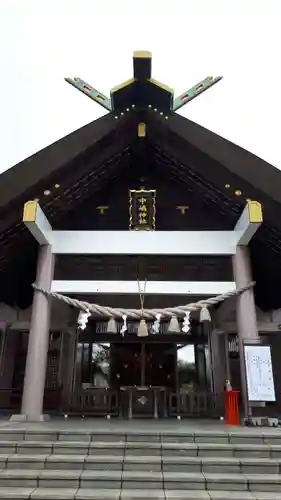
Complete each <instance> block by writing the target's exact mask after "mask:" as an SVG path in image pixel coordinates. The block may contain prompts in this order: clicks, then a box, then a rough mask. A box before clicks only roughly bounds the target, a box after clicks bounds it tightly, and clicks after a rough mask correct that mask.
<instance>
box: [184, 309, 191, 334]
mask: <svg viewBox="0 0 281 500" xmlns="http://www.w3.org/2000/svg"><path fill="white" fill-rule="evenodd" d="M189 331H190V311H186V313H185V317H184V318H183V324H182V332H184V333H188V332H189Z"/></svg>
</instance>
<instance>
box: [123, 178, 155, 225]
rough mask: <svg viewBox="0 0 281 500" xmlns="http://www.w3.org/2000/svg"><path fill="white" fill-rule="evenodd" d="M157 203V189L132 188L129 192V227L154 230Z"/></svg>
mask: <svg viewBox="0 0 281 500" xmlns="http://www.w3.org/2000/svg"><path fill="white" fill-rule="evenodd" d="M155 205H156V190H155V189H145V188H140V189H131V190H130V192H129V214H130V222H129V228H130V229H131V230H135V231H154V230H155Z"/></svg>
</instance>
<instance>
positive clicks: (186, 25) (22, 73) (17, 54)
mask: <svg viewBox="0 0 281 500" xmlns="http://www.w3.org/2000/svg"><path fill="white" fill-rule="evenodd" d="M280 20H281V0H264V1H261V0H201V1H199V2H195V1H194V0H192V1H191V0H173V2H168V0H165V1H163V0H162V2H160V0H154V1H153V0H148V1H147V0H142V1H134V0H118V1H116V0H103V1H102V2H100V1H99V2H98V1H96V0H83V1H78V0H0V61H1V69H0V72H1V79H0V117H1V121H0V127H1V149H0V151H1V153H0V155H1V156H0V158H1V162H0V171H3V170H6V169H7V168H9V167H11V166H12V165H14V164H15V163H17V162H19V161H21V160H22V159H24V158H26V157H27V156H29V155H31V154H32V153H34V152H36V151H38V150H40V149H42V148H43V147H45V146H47V145H48V144H50V143H52V142H54V141H55V140H57V139H59V138H61V137H63V136H64V135H66V134H68V133H70V132H72V131H73V130H75V129H77V128H79V127H81V126H83V125H85V124H86V123H88V122H90V121H92V120H94V119H95V118H98V117H99V116H101V115H102V114H103V110H102V108H100V107H99V106H98V105H97V104H95V103H94V102H91V100H90V99H87V97H85V96H83V95H82V94H81V93H80V92H78V91H77V90H76V89H74V88H73V87H71V86H70V85H68V84H66V83H65V82H64V77H65V76H80V77H81V78H83V79H84V80H86V81H87V82H88V83H90V84H92V85H93V86H94V87H96V88H97V89H99V90H100V91H102V92H108V91H109V89H110V88H111V87H113V86H115V85H116V84H118V83H120V82H122V81H123V80H126V79H128V78H130V77H131V76H132V52H133V50H140V49H142V50H150V51H152V53H153V76H154V77H155V78H156V79H157V80H160V81H163V82H165V83H167V84H168V85H169V86H171V87H172V88H174V89H175V91H176V93H182V92H183V91H184V90H187V89H188V88H190V87H191V86H193V85H194V84H195V83H197V82H198V81H200V80H201V79H203V78H204V77H205V76H209V75H223V77H224V79H223V80H222V81H221V82H220V83H218V84H217V85H215V86H214V87H213V88H212V89H210V90H209V91H207V92H206V93H204V94H203V95H202V96H200V97H198V98H197V99H195V100H194V101H193V102H192V103H190V104H188V105H186V107H185V108H183V110H182V114H183V115H184V116H186V117H188V118H190V119H191V120H194V121H196V122H197V123H199V124H201V125H203V126H205V127H207V128H209V129H211V130H213V131H214V132H216V133H218V134H220V135H222V136H224V137H226V138H228V139H230V140H231V141H233V142H235V143H237V144H239V145H241V146H242V147H244V148H246V149H248V150H250V151H252V152H254V153H255V154H257V155H258V156H260V157H262V158H264V159H266V160H267V161H269V162H270V163H272V164H274V165H275V166H277V167H279V168H280V165H281V161H280V160H281V150H280V138H279V136H280V125H279V120H280V111H281V92H280V91H279V82H280V71H281V70H280V67H281V65H280V47H281V30H280Z"/></svg>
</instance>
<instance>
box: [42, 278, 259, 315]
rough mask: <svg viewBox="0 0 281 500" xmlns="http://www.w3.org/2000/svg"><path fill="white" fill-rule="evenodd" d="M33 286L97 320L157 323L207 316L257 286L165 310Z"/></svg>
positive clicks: (250, 285) (247, 286)
mask: <svg viewBox="0 0 281 500" xmlns="http://www.w3.org/2000/svg"><path fill="white" fill-rule="evenodd" d="M32 286H33V288H34V289H35V290H36V291H37V292H41V293H43V294H44V295H46V297H53V298H54V299H57V300H60V301H62V302H64V303H65V304H67V305H69V306H72V307H75V308H76V309H79V310H81V311H85V312H88V311H89V312H90V313H91V315H92V317H95V318H115V319H117V320H118V319H119V320H122V319H123V316H124V315H125V316H126V318H128V319H136V320H140V319H145V320H150V321H151V320H153V321H155V318H156V317H157V314H161V319H163V320H165V319H166V320H167V319H171V317H172V316H177V317H180V318H184V317H185V315H186V312H187V311H189V312H196V311H198V312H200V311H201V310H203V311H202V315H203V314H204V315H205V314H206V311H205V309H207V310H208V309H209V308H210V307H213V306H215V305H217V304H220V303H221V302H224V301H225V300H227V299H229V298H230V297H235V296H237V295H241V294H242V293H243V292H245V291H246V290H249V289H250V288H253V287H254V286H255V282H254V281H252V282H251V283H249V284H248V285H245V286H243V287H241V288H236V289H235V290H231V291H229V292H227V293H223V294H222V295H217V296H216V297H210V298H209V299H205V300H199V301H198V302H192V303H190V304H187V305H184V306H177V307H167V308H165V309H120V308H114V307H109V306H100V305H98V304H90V303H89V302H85V301H80V300H77V299H73V298H70V297H67V296H66V295H62V294H61V293H56V292H51V291H50V290H46V289H44V288H41V287H39V286H38V285H36V283H34V284H33V285H32ZM208 312H209V311H208ZM205 317H206V316H205ZM203 321H205V319H203Z"/></svg>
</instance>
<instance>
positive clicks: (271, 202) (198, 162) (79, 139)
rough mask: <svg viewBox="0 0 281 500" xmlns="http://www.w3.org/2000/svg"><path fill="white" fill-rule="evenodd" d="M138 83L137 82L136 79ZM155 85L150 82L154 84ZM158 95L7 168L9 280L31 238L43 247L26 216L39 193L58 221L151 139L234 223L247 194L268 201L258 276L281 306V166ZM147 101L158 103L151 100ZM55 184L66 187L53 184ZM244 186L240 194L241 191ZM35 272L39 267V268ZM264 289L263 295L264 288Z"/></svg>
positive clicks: (0, 208) (257, 253)
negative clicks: (141, 133) (164, 105)
mask: <svg viewBox="0 0 281 500" xmlns="http://www.w3.org/2000/svg"><path fill="white" fill-rule="evenodd" d="M133 85H134V89H135V88H136V85H135V80H134V83H133ZM151 85H152V84H151V82H150V84H149V85H148V86H147V88H148V89H150V88H151ZM124 88H125V89H126V91H125V90H124ZM143 88H145V87H143ZM121 91H122V102H124V103H126V99H127V98H128V99H129V98H130V99H131V95H132V93H131V91H130V85H128V86H127V87H122V88H121V89H120V90H119V91H118V92H121ZM126 92H127V93H126ZM147 92H149V90H147ZM161 92H162V93H163V89H161ZM156 94H157V89H155V88H154V87H153V92H152V93H151V95H149V96H146V97H145V99H144V98H143V97H142V99H140V100H139V101H138V100H137V101H136V102H138V103H140V105H139V106H138V105H135V104H134V105H131V104H132V103H131V102H129V103H128V107H127V108H126V109H124V112H122V111H120V109H119V110H118V113H116V111H115V112H114V113H109V114H107V115H106V116H104V117H103V118H100V119H98V120H96V121H94V122H92V123H90V124H88V125H86V126H85V127H82V128H80V129H79V130H77V131H76V132H73V133H72V134H70V135H68V136H66V137H64V138H62V139H61V140H59V141H57V142H55V143H54V144H52V145H51V146H49V147H47V148H45V149H43V150H42V151H40V152H38V153H36V154H35V155H33V156H31V157H30V158H27V159H26V160H24V161H22V162H20V163H19V164H18V165H16V166H14V167H12V168H11V169H9V170H8V171H6V172H4V173H3V174H1V175H0V221H1V222H0V248H1V250H0V273H2V274H0V276H2V280H3V281H2V285H3V283H7V281H8V277H9V276H10V275H9V273H10V272H12V271H11V269H12V268H16V263H17V262H18V263H19V264H18V266H21V265H24V264H22V262H23V261H22V260H21V259H23V258H24V257H23V255H21V258H20V257H19V255H20V253H21V254H23V252H22V251H20V249H22V248H24V245H25V242H27V241H28V244H29V245H30V246H31V247H32V248H35V247H34V241H32V239H30V236H29V234H28V231H27V230H25V227H24V226H23V224H22V222H21V214H22V208H23V204H24V202H25V201H27V200H29V199H33V198H39V199H40V204H41V205H42V207H43V209H44V210H45V211H46V213H47V215H48V217H49V218H50V220H51V223H54V224H57V223H58V221H59V220H60V219H61V217H63V216H65V214H67V213H70V212H72V211H73V210H75V209H76V207H78V206H79V205H80V204H81V203H82V202H83V200H84V199H86V198H89V197H90V196H93V193H96V192H97V191H98V190H100V189H101V188H102V187H103V186H104V185H105V183H106V182H108V181H109V179H110V178H112V177H114V176H116V175H118V173H120V172H121V171H122V170H123V169H124V167H125V166H127V167H128V168H129V167H130V168H131V167H134V164H135V162H136V161H140V162H141V161H145V158H143V159H141V158H142V156H141V155H142V148H141V147H140V144H146V154H147V155H148V156H149V161H150V163H151V164H155V165H158V166H159V168H160V172H163V176H164V172H165V173H166V174H169V175H172V176H174V177H177V178H178V179H180V180H181V182H182V183H183V184H184V185H185V186H186V189H187V193H188V192H191V191H196V192H198V196H202V197H205V198H206V199H207V200H208V203H210V204H215V205H216V206H217V207H218V209H219V212H220V214H221V215H222V216H223V217H226V218H228V219H229V220H231V221H232V223H233V225H234V223H235V221H236V220H237V218H238V216H239V214H240V213H241V210H242V209H243V207H244V205H245V200H246V199H247V198H251V199H257V200H259V201H261V203H262V204H263V207H264V215H265V222H264V224H263V225H262V226H261V228H260V229H259V231H258V233H257V235H256V237H255V238H254V240H253V242H252V244H251V247H252V249H253V261H254V266H255V277H256V279H260V281H262V287H264V289H265V290H268V291H269V290H270V292H271V291H272V297H270V296H269V297H268V300H269V302H270V304H273V303H276V304H277V303H278V304H279V303H280V304H279V306H280V305H281V298H279V297H281V293H280V291H281V290H279V282H281V266H280V264H281V189H280V187H281V172H280V171H279V170H278V169H276V168H275V167H273V166H272V165H269V164H268V163H267V162H265V161H263V160H261V159H260V158H257V157H256V156H255V155H253V154H251V153H249V152H247V151H245V150H244V149H242V148H240V147H238V146H237V145H234V144H233V143H231V142H229V141H227V140H225V139H223V138H222V137H220V136H218V135H216V134H214V133H213V132H210V131H208V130H206V129H205V128H203V127H201V126H200V125H197V124H196V123H194V122H192V121H190V120H188V119H186V118H183V117H182V116H179V115H177V114H176V113H174V112H172V111H171V112H168V111H167V109H165V113H163V112H161V110H160V109H159V108H154V106H153V101H151V99H152V100H153V96H155V95H156ZM161 95H162V94H161ZM126 96H127V97H126ZM135 97H136V96H135V95H134V98H135ZM115 98H116V96H115ZM160 101H161V99H160V98H159V101H158V102H160ZM147 102H152V104H150V105H149V106H148V105H147ZM140 122H143V123H145V124H146V137H145V138H143V139H138V133H137V130H138V124H139V123H140ZM141 141H142V142H141ZM137 158H138V160H137ZM55 184H57V185H59V186H60V189H58V190H55V189H53V187H54V185H55ZM226 186H230V187H226ZM45 190H51V195H50V196H44V195H43V193H44V191H45ZM237 190H239V191H240V192H241V195H240V196H236V195H235V191H237ZM30 253H32V251H31V252H30ZM30 266H31V264H30ZM33 267H34V266H33ZM17 269H19V267H17ZM32 269H33V268H32ZM32 272H33V274H34V269H33V270H32ZM7 273H8V274H7ZM13 273H14V274H16V271H13ZM17 278H18V276H16V277H15V280H16V279H17ZM9 279H10V278H9ZM30 279H31V278H30V277H29V281H30ZM32 279H33V278H32ZM2 285H1V286H2ZM1 286H0V288H1ZM5 286H6V285H5ZM273 290H274V292H273ZM268 291H267V292H265V293H267V295H268V294H269V292H268ZM11 293H12V292H10V295H11ZM257 293H258V294H260V295H261V294H262V290H261V289H260V290H258V292H257ZM273 294H274V297H273ZM269 295H270V294H269ZM4 298H5V297H2V300H3V299H4ZM0 300H1V297H0ZM274 301H275V302H274ZM278 301H279V302H278ZM270 304H264V305H265V307H267V306H270Z"/></svg>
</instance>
